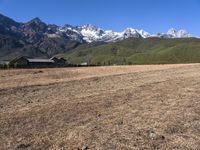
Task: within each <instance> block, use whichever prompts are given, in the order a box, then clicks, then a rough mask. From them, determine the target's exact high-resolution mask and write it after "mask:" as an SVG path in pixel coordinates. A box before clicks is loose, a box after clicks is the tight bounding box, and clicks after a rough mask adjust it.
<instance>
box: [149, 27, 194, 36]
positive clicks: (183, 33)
mask: <svg viewBox="0 0 200 150" xmlns="http://www.w3.org/2000/svg"><path fill="white" fill-rule="evenodd" d="M152 37H160V38H191V37H194V36H193V35H192V34H190V33H189V32H187V31H186V30H183V29H181V30H179V31H177V30H175V29H174V28H171V29H169V30H168V31H167V33H157V34H156V35H152Z"/></svg>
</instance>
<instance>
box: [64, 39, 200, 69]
mask: <svg viewBox="0 0 200 150" xmlns="http://www.w3.org/2000/svg"><path fill="white" fill-rule="evenodd" d="M63 56H64V57H65V58H66V59H67V60H68V62H70V63H82V62H88V63H89V64H95V65H113V64H116V65H121V64H166V63H169V64H171V63H198V62H200V39H196V38H187V39H161V38H148V39H136V38H130V39H126V40H123V41H120V42H116V43H108V44H105V43H104V44H100V45H99V44H97V45H95V44H92V45H90V44H87V45H82V46H79V47H77V48H76V49H73V50H71V51H68V52H67V53H65V54H64V55H63Z"/></svg>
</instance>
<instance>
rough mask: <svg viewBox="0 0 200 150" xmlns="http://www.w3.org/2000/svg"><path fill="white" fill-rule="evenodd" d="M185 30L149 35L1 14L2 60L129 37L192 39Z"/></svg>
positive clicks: (51, 53)
mask: <svg viewBox="0 0 200 150" xmlns="http://www.w3.org/2000/svg"><path fill="white" fill-rule="evenodd" d="M191 37H194V36H193V35H191V34H190V33H188V32H187V31H186V30H179V31H176V30H175V29H173V28H172V29H170V30H169V31H168V32H167V33H156V34H149V33H148V32H146V31H144V30H139V29H134V28H127V29H125V30H124V31H122V32H114V31H112V30H103V29H101V28H98V27H96V26H93V25H91V24H87V25H83V26H73V25H69V24H66V25H64V26H58V25H54V24H46V23H44V22H43V21H41V20H40V19H39V18H34V19H32V20H31V21H28V22H26V23H21V22H16V21H14V20H13V19H11V18H9V17H6V16H4V15H2V14H0V59H11V58H13V57H16V56H18V55H23V56H27V57H38V58H49V57H52V56H54V55H56V54H61V53H66V52H68V51H70V50H72V49H75V48H76V47H78V46H80V45H83V44H93V43H95V44H97V45H98V44H105V43H113V42H118V41H122V40H125V39H128V38H139V39H146V38H165V39H176V38H191Z"/></svg>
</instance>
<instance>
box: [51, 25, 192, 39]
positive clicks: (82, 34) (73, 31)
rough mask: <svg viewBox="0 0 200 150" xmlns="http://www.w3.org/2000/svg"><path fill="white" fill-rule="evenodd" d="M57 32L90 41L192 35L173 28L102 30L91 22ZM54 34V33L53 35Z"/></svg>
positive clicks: (67, 27)
mask: <svg viewBox="0 0 200 150" xmlns="http://www.w3.org/2000/svg"><path fill="white" fill-rule="evenodd" d="M58 33H59V34H60V33H65V34H66V35H67V36H69V37H70V38H71V39H73V40H78V41H81V42H83V41H86V42H87V43H91V42H100V41H102V42H116V41H119V40H124V39H127V38H131V37H132V38H149V37H159V38H189V37H193V36H192V35H191V34H190V33H188V32H187V31H186V30H179V31H177V30H175V29H173V28H171V29H169V30H168V32H167V33H157V34H152V35H151V34H149V33H148V32H146V31H144V30H138V29H134V28H126V29H125V30H124V31H122V32H114V31H112V30H103V29H101V28H98V27H96V26H93V25H91V24H87V25H83V26H72V25H65V26H63V27H60V28H59V32H58ZM53 36H55V35H53Z"/></svg>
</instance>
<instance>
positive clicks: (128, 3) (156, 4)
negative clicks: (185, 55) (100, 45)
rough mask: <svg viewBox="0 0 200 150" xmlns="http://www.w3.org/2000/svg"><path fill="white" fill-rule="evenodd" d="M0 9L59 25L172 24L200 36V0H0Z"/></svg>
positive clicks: (157, 27) (151, 28) (155, 28)
mask: <svg viewBox="0 0 200 150" xmlns="http://www.w3.org/2000/svg"><path fill="white" fill-rule="evenodd" d="M0 13H2V14H4V15H6V16H9V17H11V18H13V19H15V20H17V21H21V22H26V21H28V20H30V19H32V18H34V17H39V18H41V19H42V20H43V21H44V22H46V23H54V24H57V25H64V24H72V25H83V24H88V23H89V24H93V25H96V26H99V27H101V28H103V29H112V30H114V31H122V30H123V29H124V28H126V27H133V28H139V29H144V30H146V31H148V32H150V33H155V32H166V31H167V30H168V29H169V28H171V27H173V28H176V29H186V30H188V31H189V32H191V33H192V34H194V35H198V36H200V0H0Z"/></svg>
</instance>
